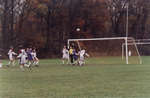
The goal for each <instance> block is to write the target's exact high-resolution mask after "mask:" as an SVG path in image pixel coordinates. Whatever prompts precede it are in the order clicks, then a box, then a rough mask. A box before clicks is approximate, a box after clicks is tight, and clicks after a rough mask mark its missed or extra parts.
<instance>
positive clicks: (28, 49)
mask: <svg viewBox="0 0 150 98" xmlns="http://www.w3.org/2000/svg"><path fill="white" fill-rule="evenodd" d="M26 53H27V60H28V64H29V65H30V66H31V65H32V64H33V55H32V48H27V50H26Z"/></svg>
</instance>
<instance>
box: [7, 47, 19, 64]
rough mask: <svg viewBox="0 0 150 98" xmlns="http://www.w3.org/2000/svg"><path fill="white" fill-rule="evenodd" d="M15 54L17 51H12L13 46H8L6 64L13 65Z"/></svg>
mask: <svg viewBox="0 0 150 98" xmlns="http://www.w3.org/2000/svg"><path fill="white" fill-rule="evenodd" d="M15 55H17V53H15V52H14V51H13V48H10V50H9V52H8V56H9V63H8V65H7V66H9V65H11V64H12V65H13V66H15V57H14V56H15Z"/></svg>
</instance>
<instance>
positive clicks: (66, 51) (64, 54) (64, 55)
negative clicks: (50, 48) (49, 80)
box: [62, 46, 69, 64]
mask: <svg viewBox="0 0 150 98" xmlns="http://www.w3.org/2000/svg"><path fill="white" fill-rule="evenodd" d="M62 54H63V56H62V63H63V64H65V61H66V62H67V64H68V63H69V51H68V49H67V47H66V46H64V48H63V50H62Z"/></svg>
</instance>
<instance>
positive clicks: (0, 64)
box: [0, 55, 2, 68]
mask: <svg viewBox="0 0 150 98" xmlns="http://www.w3.org/2000/svg"><path fill="white" fill-rule="evenodd" d="M0 56H1V55H0ZM0 68H2V62H1V60H0Z"/></svg>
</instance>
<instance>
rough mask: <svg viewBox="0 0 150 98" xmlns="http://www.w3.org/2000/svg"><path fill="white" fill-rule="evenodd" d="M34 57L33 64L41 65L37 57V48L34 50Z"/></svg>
mask: <svg viewBox="0 0 150 98" xmlns="http://www.w3.org/2000/svg"><path fill="white" fill-rule="evenodd" d="M32 57H33V65H35V66H36V67H38V66H39V59H38V58H37V53H36V50H35V49H34V50H33V51H32Z"/></svg>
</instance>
